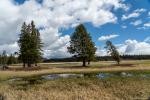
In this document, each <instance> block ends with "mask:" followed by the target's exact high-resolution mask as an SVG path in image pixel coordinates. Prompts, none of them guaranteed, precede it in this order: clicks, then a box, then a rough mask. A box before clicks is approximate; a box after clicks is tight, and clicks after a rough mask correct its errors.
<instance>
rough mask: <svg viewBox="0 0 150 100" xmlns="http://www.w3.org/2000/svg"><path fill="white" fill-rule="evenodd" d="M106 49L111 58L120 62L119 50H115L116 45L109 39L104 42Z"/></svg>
mask: <svg viewBox="0 0 150 100" xmlns="http://www.w3.org/2000/svg"><path fill="white" fill-rule="evenodd" d="M105 48H106V49H107V53H109V54H110V55H111V56H112V58H113V59H114V60H115V61H116V62H117V63H118V64H120V55H119V52H118V51H117V49H116V47H115V46H114V45H113V44H112V42H111V41H107V42H106V47H105Z"/></svg>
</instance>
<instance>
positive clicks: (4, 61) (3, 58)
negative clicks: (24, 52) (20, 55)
mask: <svg viewBox="0 0 150 100" xmlns="http://www.w3.org/2000/svg"><path fill="white" fill-rule="evenodd" d="M1 57H2V58H1V60H2V66H3V69H6V68H8V67H7V54H6V51H5V50H4V51H3V53H2V56H1Z"/></svg>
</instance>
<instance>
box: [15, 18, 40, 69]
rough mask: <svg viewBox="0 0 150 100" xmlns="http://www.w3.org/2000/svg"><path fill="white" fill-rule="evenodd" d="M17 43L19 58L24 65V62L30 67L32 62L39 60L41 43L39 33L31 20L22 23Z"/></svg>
mask: <svg viewBox="0 0 150 100" xmlns="http://www.w3.org/2000/svg"><path fill="white" fill-rule="evenodd" d="M18 44H19V47H20V52H19V58H20V60H21V61H22V62H23V66H24V67H25V64H27V65H28V67H31V65H32V64H36V63H38V62H39V60H40V58H41V55H42V53H41V51H42V50H41V47H42V43H41V39H40V33H39V31H38V29H36V27H35V25H34V22H33V21H32V22H31V24H29V25H26V23H23V25H22V29H21V34H20V38H19V41H18Z"/></svg>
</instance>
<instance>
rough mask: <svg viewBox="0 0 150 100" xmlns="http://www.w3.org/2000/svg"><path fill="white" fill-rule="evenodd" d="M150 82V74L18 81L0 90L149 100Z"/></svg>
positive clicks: (26, 99) (31, 99) (35, 97)
mask: <svg viewBox="0 0 150 100" xmlns="http://www.w3.org/2000/svg"><path fill="white" fill-rule="evenodd" d="M139 80H140V81H139ZM149 83H150V78H138V77H136V78H119V77H118V78H108V79H97V78H88V77H87V78H71V79H57V80H52V81H42V82H41V81H39V82H38V83H35V84H29V83H28V82H27V81H16V82H5V83H1V84H0V94H1V95H2V96H3V97H4V98H5V99H6V100H134V99H135V100H142V99H144V100H147V99H148V98H149V97H150V85H149Z"/></svg>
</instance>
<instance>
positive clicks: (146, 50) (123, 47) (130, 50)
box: [96, 37, 150, 56]
mask: <svg viewBox="0 0 150 100" xmlns="http://www.w3.org/2000/svg"><path fill="white" fill-rule="evenodd" d="M149 42H150V37H147V38H146V39H145V40H144V41H142V42H140V41H137V40H131V39H128V40H126V41H125V42H124V43H123V44H115V46H116V47H117V50H118V51H119V53H120V54H121V55H123V54H128V55H149V54H150V43H149ZM96 54H97V55H98V56H106V55H108V54H107V53H106V50H105V49H100V48H98V50H97V52H96Z"/></svg>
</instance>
